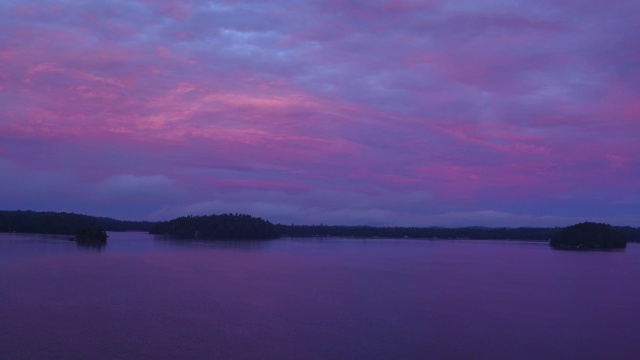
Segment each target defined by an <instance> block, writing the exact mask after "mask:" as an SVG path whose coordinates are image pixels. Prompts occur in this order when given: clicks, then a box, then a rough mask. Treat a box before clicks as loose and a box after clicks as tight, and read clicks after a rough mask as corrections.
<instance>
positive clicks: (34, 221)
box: [0, 210, 154, 235]
mask: <svg viewBox="0 0 640 360" xmlns="http://www.w3.org/2000/svg"><path fill="white" fill-rule="evenodd" d="M153 224H154V223H151V222H148V221H122V220H115V219H111V218H105V217H95V216H88V215H81V214H74V213H66V212H52V211H44V212H39V211H21V210H16V211H1V210H0V232H19V233H40V234H66V235H75V234H76V233H77V232H78V231H79V230H81V229H85V228H101V229H104V230H106V231H149V230H150V229H151V227H152V226H153Z"/></svg>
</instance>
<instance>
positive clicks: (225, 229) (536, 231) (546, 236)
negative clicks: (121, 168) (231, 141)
mask: <svg viewBox="0 0 640 360" xmlns="http://www.w3.org/2000/svg"><path fill="white" fill-rule="evenodd" d="M86 228H99V229H103V230H106V231H148V232H150V233H152V234H158V235H160V234H164V235H173V236H178V237H185V238H187V237H188V238H201V239H223V238H227V239H251V238H253V239H272V238H276V237H280V236H287V237H311V236H334V237H356V238H373V237H378V238H411V239H477V240H550V239H552V238H553V237H554V236H555V235H556V234H557V233H558V232H559V231H560V230H561V228H543V227H518V228H507V227H499V228H496V227H479V226H476V227H459V228H446V227H375V226H336V225H324V224H320V225H283V224H272V223H271V222H269V221H267V220H264V219H261V218H256V217H253V216H250V215H246V214H222V215H207V216H185V217H179V218H176V219H173V220H169V221H159V222H149V221H122V220H115V219H111V218H105V217H94V216H88V215H81V214H74V213H65V212H36V211H0V232H21V233H42V234H76V233H77V232H78V231H79V230H81V229H86ZM614 228H616V229H617V230H619V231H620V232H621V233H622V234H624V237H625V239H626V240H627V241H628V242H640V228H634V227H629V226H625V227H614Z"/></svg>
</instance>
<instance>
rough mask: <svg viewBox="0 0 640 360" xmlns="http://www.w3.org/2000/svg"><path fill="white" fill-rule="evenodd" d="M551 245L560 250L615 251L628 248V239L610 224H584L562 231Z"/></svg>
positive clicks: (553, 239) (552, 240)
mask: <svg viewBox="0 0 640 360" xmlns="http://www.w3.org/2000/svg"><path fill="white" fill-rule="evenodd" d="M549 245H550V246H551V247H552V248H554V249H559V250H613V249H624V248H626V247H627V237H626V236H625V233H624V232H623V231H621V230H620V229H617V228H615V227H613V226H611V225H609V224H601V223H594V222H583V223H580V224H575V225H572V226H568V227H566V228H563V229H561V230H560V231H559V232H558V233H557V234H556V235H555V236H554V237H553V238H552V239H551V241H550V243H549Z"/></svg>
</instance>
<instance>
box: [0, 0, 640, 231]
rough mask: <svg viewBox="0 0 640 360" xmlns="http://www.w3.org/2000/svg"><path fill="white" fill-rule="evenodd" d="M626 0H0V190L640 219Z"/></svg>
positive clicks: (216, 207) (299, 218)
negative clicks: (0, 0)
mask: <svg viewBox="0 0 640 360" xmlns="http://www.w3.org/2000/svg"><path fill="white" fill-rule="evenodd" d="M639 13H640V2H639V1H637V0H610V1H601V0H535V1H534V0H531V1H526V0H512V1H508V0H484V1H483V0H460V1H455V0H453V1H444V0H433V1H432V0H425V1H417V0H415V1H411V0H343V1H339V0H286V1H285V0H282V1H280V0H272V1H267V0H256V1H252V0H249V1H230V0H228V1H208V0H195V1H167V0H157V1H155V0H139V1H134V0H129V1H125V0H86V1H83V0H2V2H0V19H2V20H0V208H2V209H4V210H18V209H19V210H37V211H65V212H76V213H84V214H89V215H95V216H108V217H113V218H117V219H126V220H168V219H172V218H175V217H179V216H185V215H190V214H192V215H204V214H220V213H247V214H251V215H254V216H259V217H262V218H265V219H267V220H270V221H272V222H274V223H283V224H290V223H293V224H320V223H324V224H334V225H376V226H508V227H515V226H565V225H570V224H573V223H576V222H582V221H599V222H608V223H611V224H615V225H630V226H640V141H639V140H638V137H639V135H640V41H638V39H637V33H638V29H640V16H638V14H639Z"/></svg>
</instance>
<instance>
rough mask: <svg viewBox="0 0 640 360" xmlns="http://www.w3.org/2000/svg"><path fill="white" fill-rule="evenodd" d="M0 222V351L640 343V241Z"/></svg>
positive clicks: (384, 354)
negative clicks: (80, 231) (276, 233)
mask: <svg viewBox="0 0 640 360" xmlns="http://www.w3.org/2000/svg"><path fill="white" fill-rule="evenodd" d="M110 236H111V237H110V239H109V244H108V246H107V247H106V248H105V249H104V250H103V251H96V250H90V249H79V248H77V246H76V245H75V243H73V242H70V241H68V240H65V239H64V238H63V237H43V236H36V235H23V234H18V235H16V234H0V359H2V360H13V359H110V360H111V359H172V360H173V359H471V358H473V359H637V358H638V354H640V340H639V339H640V306H639V304H640V246H638V245H637V244H630V245H629V248H628V249H627V250H626V251H622V252H563V251H553V250H550V249H549V248H548V247H547V244H546V243H526V242H501V241H416V240H350V239H297V240H296V239H281V240H275V241H267V242H245V243H233V242H221V243H198V242H186V243H185V242H175V241H170V240H161V239H157V238H154V237H152V236H150V235H147V234H143V233H111V234H110Z"/></svg>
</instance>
